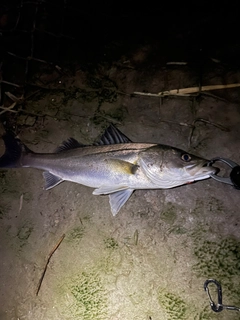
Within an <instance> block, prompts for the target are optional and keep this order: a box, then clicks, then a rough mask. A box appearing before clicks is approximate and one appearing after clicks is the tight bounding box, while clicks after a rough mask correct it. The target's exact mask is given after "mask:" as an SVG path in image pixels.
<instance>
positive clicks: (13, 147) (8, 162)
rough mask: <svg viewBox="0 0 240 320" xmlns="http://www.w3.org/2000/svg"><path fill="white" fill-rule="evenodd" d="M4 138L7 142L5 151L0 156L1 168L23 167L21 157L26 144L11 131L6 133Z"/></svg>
mask: <svg viewBox="0 0 240 320" xmlns="http://www.w3.org/2000/svg"><path fill="white" fill-rule="evenodd" d="M2 138H3V141H4V143H5V153H4V154H3V155H2V157H0V168H17V167H21V166H22V165H21V158H22V153H23V152H24V151H25V146H24V145H23V144H22V143H21V141H20V140H19V139H16V138H15V137H14V136H13V135H12V134H10V133H6V134H5V135H4V136H3V137H2ZM29 151H30V150H29Z"/></svg>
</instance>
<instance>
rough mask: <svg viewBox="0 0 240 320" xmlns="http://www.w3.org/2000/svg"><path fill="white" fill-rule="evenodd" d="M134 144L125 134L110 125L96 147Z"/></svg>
mask: <svg viewBox="0 0 240 320" xmlns="http://www.w3.org/2000/svg"><path fill="white" fill-rule="evenodd" d="M130 142H132V141H131V140H130V139H129V138H128V137H127V136H125V134H123V133H122V132H121V131H120V130H118V129H117V128H116V127H114V125H112V124H111V125H110V126H109V127H108V128H107V129H106V130H105V132H104V134H103V135H102V137H101V138H100V140H99V141H97V142H96V143H94V145H95V146H96V145H104V144H105V145H106V144H118V143H130Z"/></svg>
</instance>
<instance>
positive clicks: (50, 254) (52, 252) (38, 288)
mask: <svg viewBox="0 0 240 320" xmlns="http://www.w3.org/2000/svg"><path fill="white" fill-rule="evenodd" d="M64 237H65V234H63V235H62V236H61V238H60V240H59V241H58V243H57V244H56V245H55V247H54V248H53V249H52V251H51V252H50V253H49V255H48V259H47V262H46V264H45V268H44V270H43V273H42V276H41V278H40V280H39V283H38V287H37V291H36V296H37V295H38V293H39V290H40V288H41V285H42V282H43V278H44V276H45V273H46V271H47V267H48V264H49V262H50V259H51V257H52V255H53V254H54V252H55V251H56V250H57V248H58V247H59V246H60V244H61V242H62V241H63V239H64Z"/></svg>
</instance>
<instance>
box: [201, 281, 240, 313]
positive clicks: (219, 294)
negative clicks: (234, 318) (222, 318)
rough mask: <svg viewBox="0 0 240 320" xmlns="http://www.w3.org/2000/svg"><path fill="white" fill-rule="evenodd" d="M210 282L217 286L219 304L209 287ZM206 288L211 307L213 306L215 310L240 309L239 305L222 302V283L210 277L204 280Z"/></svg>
mask: <svg viewBox="0 0 240 320" xmlns="http://www.w3.org/2000/svg"><path fill="white" fill-rule="evenodd" d="M209 283H214V284H215V285H216V286H217V294H218V302H217V304H216V303H215V302H214V301H213V299H212V297H211V295H210V292H209V289H208V285H209ZM204 290H205V291H206V292H207V295H208V298H209V302H210V307H211V308H212V310H213V311H214V312H221V311H223V310H224V309H226V310H235V311H240V308H239V307H236V306H230V305H224V304H223V303H222V286H221V284H220V283H219V282H218V281H217V280H215V279H208V280H206V281H205V282H204Z"/></svg>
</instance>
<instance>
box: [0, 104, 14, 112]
mask: <svg viewBox="0 0 240 320" xmlns="http://www.w3.org/2000/svg"><path fill="white" fill-rule="evenodd" d="M16 104H17V103H16V102H13V103H12V104H11V105H10V106H9V107H7V108H6V107H4V106H0V109H1V110H3V111H1V112H0V115H1V114H3V113H5V112H9V111H10V112H14V113H15V112H17V111H15V110H12V109H13V108H14V107H15V105H16Z"/></svg>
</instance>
